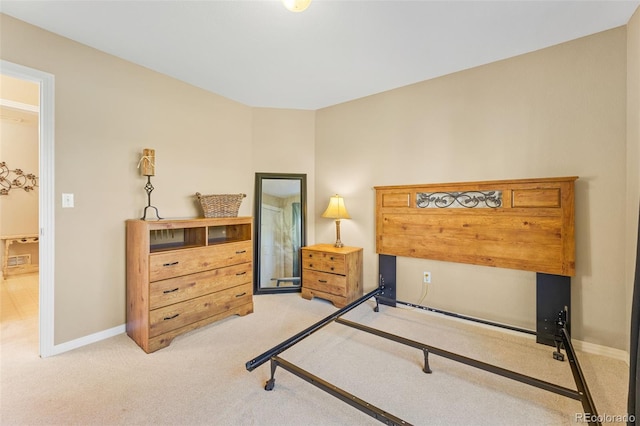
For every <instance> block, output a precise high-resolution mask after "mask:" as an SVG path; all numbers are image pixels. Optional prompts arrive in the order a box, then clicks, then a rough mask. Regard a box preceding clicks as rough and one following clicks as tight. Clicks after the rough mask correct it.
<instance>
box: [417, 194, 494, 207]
mask: <svg viewBox="0 0 640 426" xmlns="http://www.w3.org/2000/svg"><path fill="white" fill-rule="evenodd" d="M500 206H502V191H464V192H418V193H416V207H418V208H420V209H429V208H438V209H444V208H447V207H451V208H459V207H464V208H468V209H472V208H490V209H496V208H498V207H500Z"/></svg>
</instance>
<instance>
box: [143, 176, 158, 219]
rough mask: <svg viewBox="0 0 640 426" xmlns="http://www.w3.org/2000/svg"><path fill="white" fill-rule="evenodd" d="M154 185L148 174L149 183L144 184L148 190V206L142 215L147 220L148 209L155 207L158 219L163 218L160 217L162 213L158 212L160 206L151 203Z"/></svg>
mask: <svg viewBox="0 0 640 426" xmlns="http://www.w3.org/2000/svg"><path fill="white" fill-rule="evenodd" d="M153 189H154V188H153V185H151V176H150V175H147V184H146V185H145V186H144V190H145V191H147V207H145V208H144V214H143V215H142V217H141V219H142V220H147V209H150V208H151V209H154V210H155V211H156V216H157V217H158V220H160V219H162V218H161V217H160V213H158V208H157V207H155V206H152V205H151V193H152V192H153Z"/></svg>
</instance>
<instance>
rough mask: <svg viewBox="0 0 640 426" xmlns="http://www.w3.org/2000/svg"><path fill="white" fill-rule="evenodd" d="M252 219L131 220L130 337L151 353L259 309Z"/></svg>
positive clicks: (129, 264)
mask: <svg viewBox="0 0 640 426" xmlns="http://www.w3.org/2000/svg"><path fill="white" fill-rule="evenodd" d="M251 227H252V218H251V217H233V218H213V219H185V220H158V221H145V220H128V221H127V222H126V231H127V334H128V335H129V336H130V337H131V338H132V339H133V340H134V341H135V342H136V343H137V344H138V345H139V346H140V347H141V348H142V349H143V350H144V351H145V352H147V353H150V352H154V351H156V350H158V349H161V348H163V347H165V346H168V345H169V344H170V343H171V341H172V340H173V338H174V337H176V336H178V335H180V334H182V333H186V332H188V331H191V330H193V329H195V328H198V327H201V326H204V325H206V324H209V323H212V322H214V321H218V320H220V319H222V318H225V317H228V316H231V315H236V314H237V315H246V314H249V313H251V312H253V290H252V289H253V243H252V241H251V236H252V230H251Z"/></svg>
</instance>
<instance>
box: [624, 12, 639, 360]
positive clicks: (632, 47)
mask: <svg viewBox="0 0 640 426" xmlns="http://www.w3.org/2000/svg"><path fill="white" fill-rule="evenodd" d="M639 208H640V8H639V9H638V10H636V13H635V14H634V15H633V17H632V18H631V19H630V20H629V23H628V25H627V217H626V224H627V225H626V227H627V232H626V257H625V260H626V268H625V271H626V275H625V281H626V283H627V329H626V330H627V334H628V333H629V332H630V325H631V301H632V300H633V280H634V275H635V266H636V262H640V259H636V244H637V241H638V240H637V238H638V209H639ZM629 345H630V339H628V338H627V350H629Z"/></svg>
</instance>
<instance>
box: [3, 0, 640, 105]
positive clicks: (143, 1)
mask: <svg viewBox="0 0 640 426" xmlns="http://www.w3.org/2000/svg"><path fill="white" fill-rule="evenodd" d="M639 4H640V1H620V0H618V1H616V0H609V1H589V0H581V1H564V0H560V1H558V0H556V1H540V0H536V1H515V0H512V1H482V0H475V1H426V0H423V1H420V0H413V1H399V0H395V1H383V0H369V1H357V0H342V1H338V0H313V2H312V3H311V6H310V7H309V9H307V10H306V11H304V12H302V13H292V12H289V11H287V10H286V9H284V7H283V6H282V4H281V3H280V1H278V0H261V1H247V0H206V1H204V0H200V1H186V0H162V1H156V0H138V1H122V0H107V1H99V0H70V1H60V0H46V1H34V0H32V1H25V0H21V1H16V0H1V1H0V11H1V12H2V13H5V14H7V15H11V16H13V17H15V18H17V19H20V20H23V21H26V22H29V23H31V24H34V25H37V26H39V27H42V28H44V29H47V30H49V31H52V32H54V33H57V34H60V35H62V36H65V37H68V38H70V39H72V40H76V41H78V42H80V43H83V44H86V45H89V46H92V47H94V48H96V49H99V50H102V51H104V52H107V53H110V54H112V55H115V56H118V57H120V58H124V59H126V60H128V61H131V62H134V63H137V64H140V65H143V66H145V67H148V68H150V69H153V70H156V71H159V72H161V73H163V74H166V75H169V76H172V77H175V78H177V79H180V80H183V81H185V82H188V83H190V84H193V85H194V86H198V87H201V88H203V89H206V90H209V91H211V92H214V93H218V94H220V95H223V96H225V97H227V98H230V99H233V100H236V101H239V102H242V103H244V104H247V105H250V106H255V107H273V108H294V109H309V110H315V109H319V108H323V107H326V106H330V105H335V104H338V103H341V102H346V101H349V100H352V99H357V98H361V97H364V96H368V95H371V94H375V93H380V92H383V91H386V90H390V89H394V88H397V87H401V86H405V85H408V84H412V83H416V82H419V81H423V80H427V79H430V78H434V77H438V76H441V75H445V74H449V73H452V72H455V71H459V70H462V69H467V68H471V67H474V66H477V65H481V64H485V63H489V62H493V61H496V60H500V59H504V58H508V57H511V56H515V55H519V54H522V53H526V52H530V51H534V50H538V49H541V48H544V47H548V46H551V45H554V44H558V43H562V42H565V41H568V40H572V39H576V38H579V37H582V36H585V35H589V34H593V33H596V32H600V31H604V30H607V29H610V28H614V27H617V26H620V25H625V24H626V23H627V22H628V20H629V18H630V17H631V15H632V14H633V12H634V11H635V10H636V8H637V7H638V5H639Z"/></svg>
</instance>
